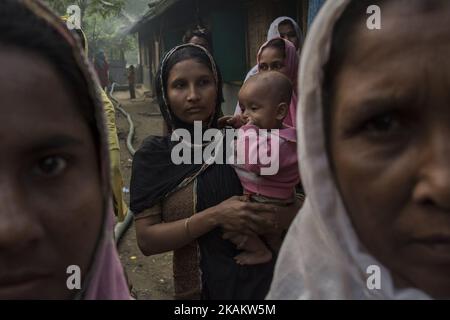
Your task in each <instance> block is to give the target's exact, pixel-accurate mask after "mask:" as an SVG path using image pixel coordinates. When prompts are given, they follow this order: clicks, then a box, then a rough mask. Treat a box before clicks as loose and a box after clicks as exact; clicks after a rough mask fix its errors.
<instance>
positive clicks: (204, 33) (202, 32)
mask: <svg viewBox="0 0 450 320" xmlns="http://www.w3.org/2000/svg"><path fill="white" fill-rule="evenodd" d="M193 37H199V38H202V39H205V40H206V42H207V43H208V45H209V49H211V50H212V37H211V33H210V32H209V30H208V29H206V28H202V27H198V26H197V27H195V28H192V29H189V30H188V31H186V33H185V34H184V35H183V43H189V41H191V39H192V38H193Z"/></svg>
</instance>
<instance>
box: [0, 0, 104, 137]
mask: <svg viewBox="0 0 450 320" xmlns="http://www.w3.org/2000/svg"><path fill="white" fill-rule="evenodd" d="M61 23H62V22H61ZM68 34H69V33H68ZM0 46H5V47H11V48H17V49H20V50H23V51H24V52H29V53H33V54H37V55H39V56H41V57H42V58H44V59H45V60H46V61H47V62H48V63H49V64H50V65H51V66H52V67H53V69H54V70H55V71H56V72H57V74H58V75H59V76H60V78H61V79H63V81H64V82H63V83H64V85H65V86H66V88H67V89H68V90H69V91H70V93H71V95H72V99H74V100H75V101H76V104H77V106H78V107H79V108H78V110H79V111H80V112H81V114H82V115H83V118H85V119H86V121H87V123H88V125H89V127H90V129H91V131H92V133H93V137H94V140H95V142H96V144H98V143H100V142H99V137H98V134H95V133H96V132H97V129H96V128H97V126H96V121H95V116H94V114H95V113H94V110H93V108H94V101H93V100H92V98H91V97H90V94H89V87H88V83H87V81H86V79H85V78H84V76H83V73H82V71H81V70H80V68H79V66H78V63H77V62H76V60H75V57H74V55H73V49H72V48H71V46H70V44H68V43H67V40H66V39H64V37H63V36H62V35H61V34H59V33H58V32H57V31H56V30H55V29H54V28H53V27H51V26H50V25H49V24H48V23H47V22H45V21H44V20H43V19H40V18H39V17H37V16H36V15H35V14H33V13H32V12H31V11H30V10H29V9H27V8H26V7H25V6H23V5H21V4H20V3H19V2H18V1H17V0H2V1H0ZM50 101H51V97H49V102H50Z"/></svg>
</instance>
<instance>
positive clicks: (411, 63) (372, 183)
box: [331, 1, 450, 298]
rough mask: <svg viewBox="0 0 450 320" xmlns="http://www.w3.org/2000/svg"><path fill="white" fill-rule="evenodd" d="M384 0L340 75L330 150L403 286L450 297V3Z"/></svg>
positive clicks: (364, 229)
mask: <svg viewBox="0 0 450 320" xmlns="http://www.w3.org/2000/svg"><path fill="white" fill-rule="evenodd" d="M425 2H426V1H422V2H420V1H419V2H415V4H412V3H411V4H412V5H411V6H406V5H405V2H400V1H392V2H391V1H386V2H384V3H385V5H384V6H383V7H382V8H381V10H382V19H383V20H382V29H381V30H378V31H369V30H368V29H367V28H365V21H363V22H361V23H360V24H358V25H357V26H356V27H355V28H354V29H353V33H352V37H353V40H354V41H353V43H354V45H353V46H352V47H351V48H352V50H349V51H348V52H346V56H345V59H344V64H343V66H342V68H341V71H340V72H339V73H338V74H337V75H336V76H335V78H334V88H335V90H334V99H333V101H332V115H331V155H332V162H333V165H334V168H335V173H336V176H337V180H338V184H339V187H340V191H341V193H342V196H343V199H344V202H345V204H346V206H347V208H348V211H349V214H350V217H351V220H352V222H353V225H354V227H355V229H356V232H357V234H358V236H359V238H360V239H361V240H362V241H363V243H364V244H365V246H366V247H367V248H368V250H369V251H370V252H371V253H372V254H373V255H374V256H375V257H376V258H378V259H379V260H380V262H382V263H383V264H384V265H386V267H388V268H389V269H391V270H392V272H393V274H394V277H395V281H396V282H397V285H399V286H408V287H409V286H413V287H417V288H419V289H422V290H424V291H425V292H427V293H429V294H431V295H433V296H434V297H447V298H449V297H450V59H449V57H450V27H449V24H448V23H449V21H450V5H449V4H448V3H447V4H445V2H444V1H442V2H441V4H442V6H441V8H439V9H437V10H430V11H424V10H423V9H419V8H418V7H419V6H420V4H419V5H418V4H417V3H422V4H424V3H425Z"/></svg>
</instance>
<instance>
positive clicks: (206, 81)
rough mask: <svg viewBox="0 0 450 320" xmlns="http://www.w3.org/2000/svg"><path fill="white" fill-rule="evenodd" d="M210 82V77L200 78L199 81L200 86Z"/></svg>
mask: <svg viewBox="0 0 450 320" xmlns="http://www.w3.org/2000/svg"><path fill="white" fill-rule="evenodd" d="M208 84H210V81H209V80H208V79H204V80H200V81H199V85H200V86H206V85H208Z"/></svg>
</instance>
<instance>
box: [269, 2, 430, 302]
mask: <svg viewBox="0 0 450 320" xmlns="http://www.w3.org/2000/svg"><path fill="white" fill-rule="evenodd" d="M349 3H350V0H334V1H327V2H326V4H325V5H324V7H323V8H322V10H321V11H320V13H319V15H318V16H317V18H316V19H315V21H314V23H313V25H312V28H311V31H310V33H309V34H308V37H307V39H306V41H305V44H304V47H303V51H302V58H301V63H300V74H299V90H298V91H299V92H300V99H299V105H298V110H299V111H298V112H297V126H298V127H297V132H298V152H299V161H298V162H299V164H300V169H301V174H302V183H303V186H304V188H305V191H306V194H307V197H306V201H305V204H304V206H303V208H302V209H301V210H300V212H299V214H298V215H297V217H296V218H295V219H294V221H293V222H292V225H291V227H290V229H289V232H288V234H287V236H286V238H285V241H284V243H283V246H282V248H281V251H280V254H279V257H278V261H277V264H276V269H275V273H274V278H273V282H272V286H271V290H270V292H269V294H268V296H267V298H268V299H427V298H429V296H428V295H427V294H425V293H424V292H421V291H419V290H417V289H398V288H395V286H394V283H393V281H392V277H391V274H390V272H389V270H388V269H386V268H385V267H384V266H383V265H382V264H381V263H380V262H379V261H377V260H376V259H375V258H374V257H373V256H371V255H370V254H369V253H368V252H367V251H366V249H365V248H364V246H363V244H362V243H361V242H360V240H359V239H358V237H357V235H356V233H355V231H354V229H353V227H352V225H351V222H350V219H349V218H348V216H347V212H346V210H345V208H344V205H343V202H342V199H341V196H340V195H339V192H338V190H337V187H336V185H335V182H334V180H333V177H332V172H331V169H330V166H329V162H328V159H327V152H326V148H325V134H324V125H323V116H322V113H323V110H322V108H323V104H322V80H323V66H324V65H325V64H326V62H327V61H328V59H329V51H330V47H331V40H332V33H333V28H334V25H335V23H336V21H337V20H338V19H339V17H340V16H341V15H342V13H343V12H344V10H345V8H346V7H347V5H348V4H349ZM371 265H376V266H378V267H379V268H380V270H381V272H380V275H381V289H379V290H376V289H372V290H371V289H368V286H367V279H368V277H369V276H370V274H367V273H366V270H367V267H368V266H371Z"/></svg>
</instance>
